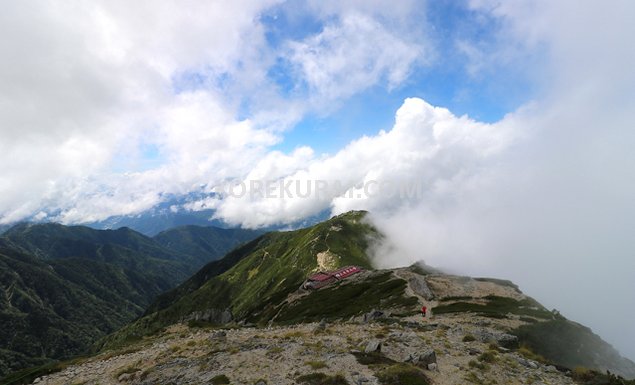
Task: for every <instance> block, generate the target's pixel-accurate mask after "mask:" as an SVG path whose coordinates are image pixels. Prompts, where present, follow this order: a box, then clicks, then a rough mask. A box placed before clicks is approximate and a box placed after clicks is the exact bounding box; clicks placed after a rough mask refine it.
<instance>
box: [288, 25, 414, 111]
mask: <svg viewBox="0 0 635 385" xmlns="http://www.w3.org/2000/svg"><path fill="white" fill-rule="evenodd" d="M289 46H290V54H289V60H290V61H291V63H292V64H293V65H294V66H295V67H296V70H297V71H298V72H299V73H300V74H301V76H300V77H301V78H302V79H304V81H305V82H306V85H307V86H308V88H309V90H310V93H309V95H311V98H312V99H314V100H315V101H316V103H318V105H319V106H320V107H321V108H326V105H325V104H326V103H328V102H332V101H333V100H340V99H343V98H347V97H350V96H352V95H354V94H356V93H358V92H360V91H363V90H365V89H367V88H369V87H372V86H373V85H375V84H377V83H379V82H385V83H386V84H387V85H388V87H389V88H392V87H395V86H397V85H399V84H401V83H403V82H404V80H405V79H406V78H407V76H408V75H409V73H410V72H411V70H412V69H413V67H414V66H415V64H418V63H417V62H419V61H422V60H423V58H424V57H425V56H424V52H425V49H424V46H423V44H422V43H421V42H416V43H415V42H408V41H405V40H404V39H403V38H402V37H401V36H398V35H394V34H393V33H392V32H391V31H389V30H387V29H386V28H385V26H383V25H382V24H381V23H380V22H378V21H377V20H375V19H373V18H370V17H368V16H366V15H363V14H358V13H349V14H346V15H344V16H342V18H339V19H337V20H335V21H333V22H331V23H329V24H328V25H327V26H326V27H325V28H324V30H323V31H322V32H320V33H319V34H317V35H313V36H310V37H308V38H307V39H304V40H303V41H301V42H292V43H290V45H289ZM387 47H390V48H389V49H387Z"/></svg>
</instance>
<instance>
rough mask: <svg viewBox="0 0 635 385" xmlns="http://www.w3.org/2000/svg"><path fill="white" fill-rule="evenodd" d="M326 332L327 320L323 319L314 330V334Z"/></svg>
mask: <svg viewBox="0 0 635 385" xmlns="http://www.w3.org/2000/svg"><path fill="white" fill-rule="evenodd" d="M324 330H326V320H324V319H322V321H320V323H319V324H317V326H316V327H315V329H313V332H314V333H321V332H323V331H324Z"/></svg>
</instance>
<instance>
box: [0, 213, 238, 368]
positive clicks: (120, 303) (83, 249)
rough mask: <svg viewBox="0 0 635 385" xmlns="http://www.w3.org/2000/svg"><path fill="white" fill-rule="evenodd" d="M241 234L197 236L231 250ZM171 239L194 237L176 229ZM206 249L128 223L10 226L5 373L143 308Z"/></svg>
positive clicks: (2, 273)
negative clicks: (194, 250)
mask: <svg viewBox="0 0 635 385" xmlns="http://www.w3.org/2000/svg"><path fill="white" fill-rule="evenodd" d="M223 235H227V236H228V237H230V238H229V239H227V240H225V239H223ZM179 236H183V240H179ZM241 236H242V235H241V232H240V231H238V232H235V233H232V232H231V231H229V232H227V234H225V233H219V234H216V235H215V236H214V237H212V238H210V239H209V240H205V236H204V234H199V237H198V242H199V243H203V242H206V243H205V244H206V245H207V246H208V247H209V248H210V250H211V249H213V250H214V252H226V251H227V250H229V249H230V248H231V247H232V246H233V245H234V244H235V243H238V242H239V241H241V239H242V238H241ZM171 242H172V244H175V245H179V244H180V245H186V244H190V243H191V240H190V239H189V238H188V237H186V236H185V235H184V234H183V233H182V232H181V231H177V232H176V233H175V234H173V235H172V236H171ZM216 242H218V244H217V245H216V244H215V243H216ZM208 257H209V254H207V255H196V256H193V255H187V254H184V253H181V252H180V251H178V250H171V249H169V248H166V247H164V246H162V245H161V244H160V243H159V242H157V241H155V240H153V239H151V238H148V237H146V236H144V235H142V234H139V233H137V232H135V231H132V230H130V229H126V228H122V229H119V230H94V229H91V228H88V227H83V226H63V225H59V224H50V223H48V224H20V225H17V226H14V227H12V228H11V229H9V230H8V231H7V232H6V233H5V234H4V235H3V236H2V237H0V278H1V279H0V325H2V327H1V328H0V329H1V330H0V377H1V376H2V375H4V374H6V373H7V372H8V371H11V370H15V369H19V368H22V367H24V366H28V365H34V364H41V363H43V362H47V361H48V360H50V359H59V358H64V357H68V356H71V355H75V354H78V353H82V352H84V351H87V350H88V348H89V347H90V346H91V345H92V344H93V343H94V342H95V341H96V340H98V339H99V338H101V337H103V336H104V335H107V334H109V333H112V332H113V331H114V330H117V329H119V328H120V327H122V326H123V325H125V324H126V323H128V322H130V321H131V320H133V319H134V318H136V317H138V316H140V315H141V314H142V313H143V311H144V309H146V308H147V307H148V305H149V304H150V303H151V302H152V301H154V300H155V299H156V298H157V296H158V295H159V294H161V293H164V292H166V291H167V290H170V289H172V288H174V287H175V286H176V285H178V284H179V283H181V282H183V281H184V280H185V279H186V278H187V277H189V276H190V275H191V274H192V273H193V272H194V271H196V270H197V269H198V268H199V267H200V266H201V265H202V264H203V262H204V261H207V258H208Z"/></svg>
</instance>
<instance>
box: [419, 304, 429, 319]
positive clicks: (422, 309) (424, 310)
mask: <svg viewBox="0 0 635 385" xmlns="http://www.w3.org/2000/svg"><path fill="white" fill-rule="evenodd" d="M427 310H428V308H427V307H425V306H424V307H422V308H421V314H423V316H424V317H425V316H426V311H427Z"/></svg>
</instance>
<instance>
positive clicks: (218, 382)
mask: <svg viewBox="0 0 635 385" xmlns="http://www.w3.org/2000/svg"><path fill="white" fill-rule="evenodd" d="M229 383H230V382H229V378H227V376H226V375H224V374H219V375H218V376H215V377H212V384H213V385H226V384H229Z"/></svg>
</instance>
